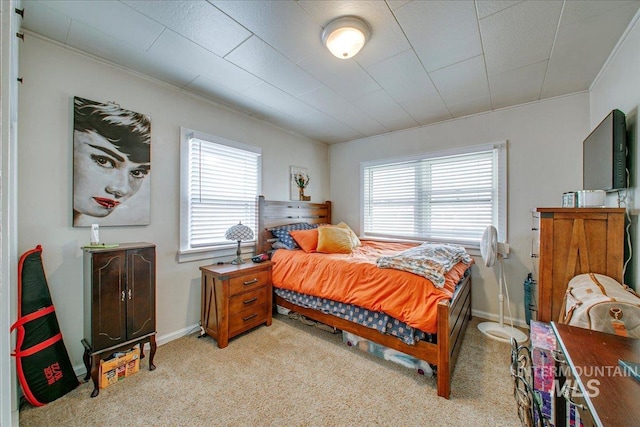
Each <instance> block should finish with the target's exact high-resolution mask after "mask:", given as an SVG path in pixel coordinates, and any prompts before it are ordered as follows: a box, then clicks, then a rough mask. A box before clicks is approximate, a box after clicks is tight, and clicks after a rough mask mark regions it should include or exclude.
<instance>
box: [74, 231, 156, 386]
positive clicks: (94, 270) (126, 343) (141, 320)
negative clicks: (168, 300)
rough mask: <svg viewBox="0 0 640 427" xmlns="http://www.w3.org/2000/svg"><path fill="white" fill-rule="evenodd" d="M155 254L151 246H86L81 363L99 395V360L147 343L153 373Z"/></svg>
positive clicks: (154, 346) (153, 247) (150, 367)
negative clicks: (82, 352) (149, 349)
mask: <svg viewBox="0 0 640 427" xmlns="http://www.w3.org/2000/svg"><path fill="white" fill-rule="evenodd" d="M155 254H156V250H155V245H152V244H149V243H127V244H121V245H119V246H117V247H115V248H88V247H85V248H84V337H85V338H84V339H83V340H82V344H83V345H84V347H85V353H84V363H85V366H86V367H87V376H86V378H85V380H88V379H89V377H91V378H92V379H93V383H94V391H93V394H92V397H95V396H97V395H98V391H99V390H98V375H99V367H100V366H99V363H100V359H101V358H106V357H108V356H109V355H110V354H112V353H114V352H116V351H121V350H124V349H127V348H131V347H133V346H135V345H138V344H139V345H140V351H141V358H143V357H144V351H143V349H144V343H145V342H149V345H150V346H151V353H150V356H149V369H150V370H153V369H155V365H154V364H153V358H154V356H155V351H156V341H155V334H156V255H155Z"/></svg>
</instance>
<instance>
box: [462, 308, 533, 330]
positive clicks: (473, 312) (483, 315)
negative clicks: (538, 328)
mask: <svg viewBox="0 0 640 427" xmlns="http://www.w3.org/2000/svg"><path fill="white" fill-rule="evenodd" d="M471 315H472V316H474V317H480V318H482V319H487V320H490V321H492V322H498V321H499V320H500V317H499V316H498V315H496V314H493V313H487V312H485V311H480V310H473V309H472V310H471ZM511 320H512V319H511V318H510V317H505V318H504V323H505V324H507V325H511ZM513 326H517V327H519V328H525V329H529V325H527V322H526V321H525V320H522V319H513Z"/></svg>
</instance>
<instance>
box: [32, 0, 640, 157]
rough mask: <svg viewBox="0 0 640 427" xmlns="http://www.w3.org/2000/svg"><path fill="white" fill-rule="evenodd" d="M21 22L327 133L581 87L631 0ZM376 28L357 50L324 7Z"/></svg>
mask: <svg viewBox="0 0 640 427" xmlns="http://www.w3.org/2000/svg"><path fill="white" fill-rule="evenodd" d="M22 6H23V7H24V9H25V16H24V22H23V28H24V29H27V30H29V31H32V32H34V33H38V34H41V35H43V36H46V37H48V38H50V39H53V40H55V41H58V42H60V43H63V44H66V45H68V46H71V47H73V48H76V49H79V50H81V51H85V52H88V53H91V54H93V55H95V56H97V57H100V58H103V59H106V60H108V61H110V62H113V63H116V64H119V65H121V66H123V67H126V68H129V69H131V70H135V71H138V72H141V73H144V74H147V75H149V76H152V77H154V78H157V79H159V80H163V81H165V82H168V83H171V84H173V85H175V86H178V87H180V88H182V89H184V90H186V91H190V92H195V93H197V94H199V95H201V96H203V97H206V98H209V99H212V100H214V101H216V102H218V103H220V104H224V105H227V106H230V107H232V108H234V109H236V110H240V111H242V112H245V113H247V114H249V115H252V116H255V117H258V118H261V119H263V120H265V121H268V122H270V123H273V124H275V125H277V126H279V127H281V128H284V129H288V130H291V131H293V132H296V133H298V134H301V135H304V136H307V137H309V138H313V139H316V140H319V141H322V142H326V143H329V144H331V143H337V142H343V141H350V140H353V139H357V138H361V137H366V136H372V135H377V134H382V133H387V132H391V131H396V130H400V129H406V128H411V127H415V126H420V125H426V124H429V123H435V122H438V121H442V120H448V119H451V118H456V117H462V116H466V115H469V114H474V113H480V112H484V111H489V110H493V109H497V108H502V107H507V106H510V105H516V104H521V103H525V102H530V101H535V100H539V99H544V98H549V97H554V96H558V95H563V94H567V93H572V92H577V91H582V90H587V89H589V86H590V85H591V83H592V82H593V80H594V78H595V77H596V75H597V74H598V72H599V71H600V69H601V68H602V66H603V64H604V63H605V61H606V60H607V58H608V56H609V54H610V53H611V51H612V49H613V48H614V46H615V45H616V43H617V41H618V40H619V39H620V36H621V35H622V34H623V33H624V31H625V29H626V28H627V26H628V24H629V23H630V22H631V20H632V19H633V17H634V15H635V14H636V12H637V11H638V8H639V7H640V0H635V1H612V0H606V1H592V0H587V1H577V0H570V1H561V0H546V1H531V0H529V1H490V0H476V1H471V0H463V1H432V0H414V1H402V0H387V1H382V0H378V1H318V0H299V1H294V0H276V1H214V0H209V1H203V0H202V1H195V0H193V1H168V0H165V1H145V0H132V1H115V0H108V1H97V0H91V1H78V0H71V1H58V0H46V1H40V0H22ZM343 15H357V16H359V17H361V18H363V19H364V20H366V21H367V22H368V23H369V25H370V26H371V28H372V35H371V39H370V40H369V42H368V43H367V44H366V45H365V47H364V48H363V49H362V51H360V53H359V54H358V55H356V56H355V57H354V58H353V59H347V60H342V59H337V58H335V57H333V56H332V55H331V54H330V53H329V51H328V50H327V49H326V48H324V47H323V46H322V43H321V40H320V34H321V32H322V28H323V27H324V26H325V25H326V24H327V23H328V22H329V21H331V20H332V19H334V18H336V17H339V16H343Z"/></svg>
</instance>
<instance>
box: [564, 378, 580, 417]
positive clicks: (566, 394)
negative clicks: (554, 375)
mask: <svg viewBox="0 0 640 427" xmlns="http://www.w3.org/2000/svg"><path fill="white" fill-rule="evenodd" d="M572 391H576V392H578V393H579V392H580V391H579V390H578V389H577V388H575V387H571V386H569V383H568V382H566V383H564V385H563V386H562V390H560V394H561V395H562V397H564V398H565V400H566V401H567V402H569V403H571V404H572V405H575V407H576V408H578V409H580V410H581V411H584V410H585V407H584V405H583V404H581V403H576V402H574V401H573V400H571V392H572Z"/></svg>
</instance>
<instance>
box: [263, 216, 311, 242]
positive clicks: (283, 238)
mask: <svg viewBox="0 0 640 427" xmlns="http://www.w3.org/2000/svg"><path fill="white" fill-rule="evenodd" d="M310 229H311V226H310V225H309V224H307V223H306V222H299V223H297V224H289V225H282V226H280V227H274V228H272V229H271V230H270V231H271V233H272V234H273V235H274V236H275V237H277V238H278V241H279V242H280V243H282V244H283V245H284V246H286V248H287V249H298V245H297V244H296V242H295V240H293V237H291V234H289V231H291V230H310Z"/></svg>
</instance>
